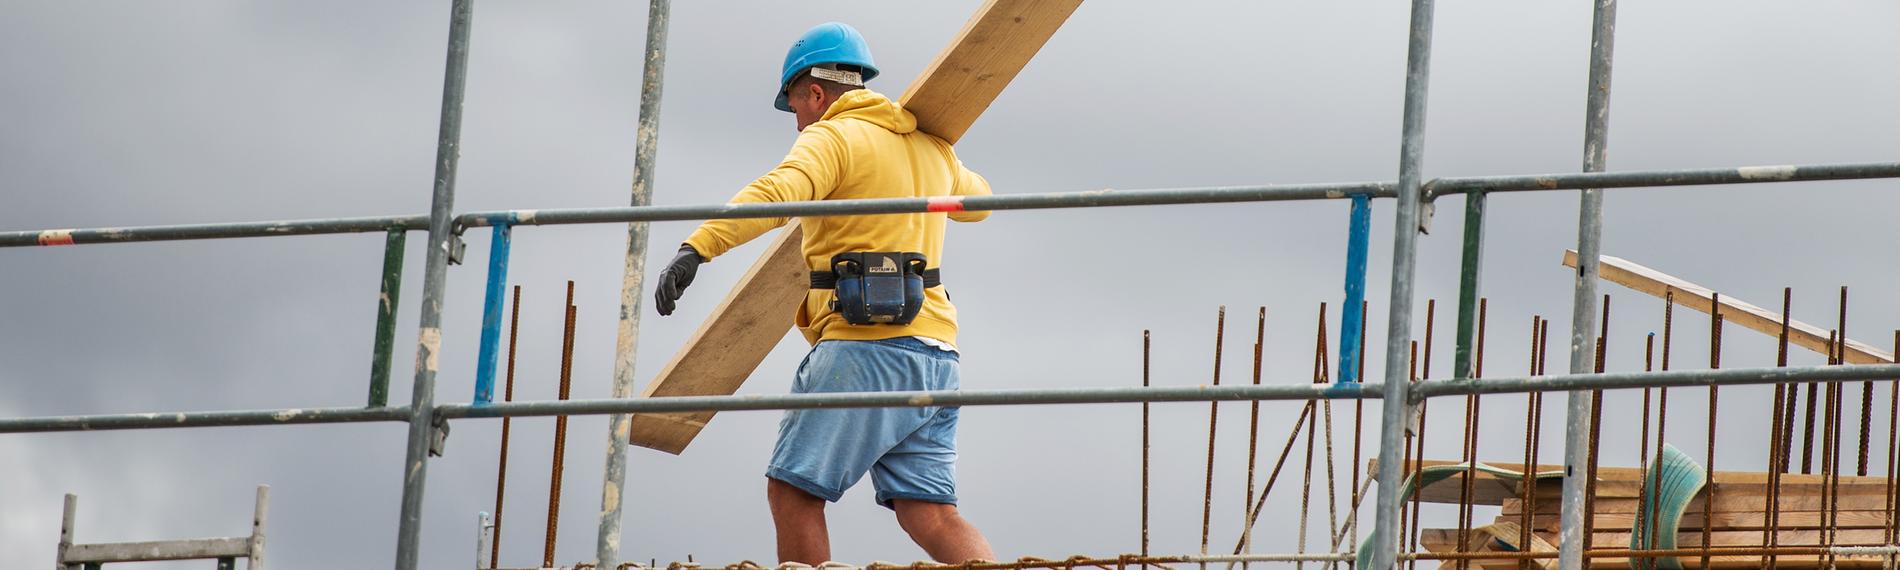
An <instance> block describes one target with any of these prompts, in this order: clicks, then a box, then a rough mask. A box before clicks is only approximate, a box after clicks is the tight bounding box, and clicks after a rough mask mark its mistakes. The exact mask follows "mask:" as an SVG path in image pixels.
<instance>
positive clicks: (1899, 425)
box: [1886, 330, 1900, 563]
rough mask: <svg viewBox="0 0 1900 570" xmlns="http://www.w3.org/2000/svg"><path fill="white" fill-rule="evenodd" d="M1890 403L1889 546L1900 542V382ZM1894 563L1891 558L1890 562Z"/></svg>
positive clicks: (1897, 346) (1899, 346) (1898, 344)
mask: <svg viewBox="0 0 1900 570" xmlns="http://www.w3.org/2000/svg"><path fill="white" fill-rule="evenodd" d="M1893 347H1894V350H1895V352H1894V354H1895V355H1900V330H1895V331H1893ZM1887 391H1888V397H1889V401H1888V402H1887V524H1886V527H1887V544H1894V543H1896V542H1900V532H1896V527H1895V526H1894V511H1895V510H1896V509H1900V505H1896V504H1894V488H1895V477H1896V473H1897V472H1900V461H1896V459H1900V457H1896V456H1900V453H1896V452H1900V381H1892V382H1888V383H1887ZM1892 561H1893V559H1892V558H1889V562H1890V563H1891V562H1892Z"/></svg>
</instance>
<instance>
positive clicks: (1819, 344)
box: [1564, 250, 1893, 364]
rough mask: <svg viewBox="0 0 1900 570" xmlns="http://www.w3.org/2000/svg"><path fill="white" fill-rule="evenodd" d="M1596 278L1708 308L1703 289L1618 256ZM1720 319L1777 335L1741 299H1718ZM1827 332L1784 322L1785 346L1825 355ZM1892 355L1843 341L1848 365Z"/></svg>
mask: <svg viewBox="0 0 1900 570" xmlns="http://www.w3.org/2000/svg"><path fill="white" fill-rule="evenodd" d="M1599 259H1600V260H1601V261H1600V264H1601V265H1600V266H1599V267H1600V269H1599V271H1598V275H1600V276H1601V277H1602V278H1603V280H1604V281H1609V282H1611V283H1615V284H1617V285H1622V286H1624V287H1628V288H1630V289H1633V290H1636V291H1638V292H1642V293H1646V294H1649V295H1653V296H1655V297H1656V298H1658V299H1661V298H1663V296H1664V295H1665V294H1666V293H1668V292H1670V291H1674V292H1675V293H1676V296H1675V299H1676V304H1677V305H1682V306H1684V307H1688V308H1691V309H1695V310H1697V311H1701V312H1703V313H1708V312H1709V309H1710V307H1711V306H1712V303H1711V297H1712V296H1713V294H1714V291H1712V290H1710V289H1709V288H1707V287H1703V286H1701V285H1697V284H1694V283H1690V282H1688V281H1684V280H1682V279H1679V278H1677V277H1675V276H1672V275H1669V274H1667V273H1663V272H1661V271H1657V270H1654V269H1650V268H1648V267H1644V266H1642V265H1639V264H1636V263H1634V262H1631V261H1629V260H1627V259H1623V258H1620V257H1610V256H1607V255H1605V256H1602V257H1600V258H1599ZM1564 266H1565V267H1576V266H1577V252H1576V250H1564ZM1722 318H1723V319H1725V320H1727V321H1728V322H1730V323H1735V324H1738V325H1741V326H1743V327H1745V328H1748V329H1750V330H1753V331H1756V332H1759V333H1762V334H1766V335H1768V336H1773V337H1779V336H1781V315H1780V314H1779V313H1775V312H1772V311H1769V310H1768V309H1763V308H1761V307H1757V306H1755V305H1751V304H1748V303H1747V302H1744V301H1742V300H1741V299H1736V298H1734V297H1730V296H1728V295H1723V296H1722ZM1827 333H1828V329H1825V328H1821V327H1817V326H1814V325H1810V324H1807V323H1804V322H1801V321H1793V320H1791V321H1790V322H1789V323H1788V344H1790V345H1793V346H1799V347H1802V348H1806V349H1808V350H1812V351H1815V352H1818V353H1821V354H1827V349H1828V346H1827ZM1892 362H1893V353H1890V352H1887V351H1884V350H1880V349H1878V348H1874V347H1873V346H1872V345H1869V344H1867V343H1863V342H1860V341H1856V340H1851V339H1850V340H1848V341H1847V363H1848V364H1891V363H1892Z"/></svg>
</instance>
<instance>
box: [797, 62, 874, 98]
mask: <svg viewBox="0 0 1900 570" xmlns="http://www.w3.org/2000/svg"><path fill="white" fill-rule="evenodd" d="M836 67H837V69H838V70H839V71H850V72H855V73H862V70H863V68H861V67H858V66H855V65H842V64H840V65H838V66H836ZM813 83H816V84H818V86H819V87H820V88H823V89H824V90H825V95H827V96H829V97H832V98H834V99H835V98H838V97H841V96H843V95H844V94H845V92H848V91H853V90H857V89H863V88H864V87H863V86H861V85H846V84H843V83H839V82H836V81H832V80H829V79H819V78H817V77H813V76H812V74H811V70H809V69H807V70H805V71H803V72H800V73H799V74H798V77H795V78H792V86H791V90H792V91H794V92H796V91H801V90H804V89H805V86H806V85H811V84H813Z"/></svg>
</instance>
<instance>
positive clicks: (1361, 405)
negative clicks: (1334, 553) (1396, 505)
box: [1349, 300, 1436, 566]
mask: <svg viewBox="0 0 1900 570" xmlns="http://www.w3.org/2000/svg"><path fill="white" fill-rule="evenodd" d="M1370 306H1372V304H1370V302H1364V300H1360V302H1359V338H1366V314H1368V312H1370ZM1435 308H1436V300H1427V304H1425V346H1431V315H1433V310H1435ZM1427 361H1431V357H1427ZM1355 365H1357V367H1359V371H1355V374H1353V378H1366V342H1360V344H1359V359H1357V361H1355ZM1423 433H1425V403H1423V401H1421V403H1419V437H1423ZM1364 441H1366V401H1362V399H1355V401H1353V469H1351V471H1353V515H1355V517H1353V521H1355V523H1353V540H1351V542H1349V543H1355V545H1357V543H1359V523H1357V521H1359V517H1357V515H1359V502H1360V498H1364V490H1360V488H1359V466H1360V460H1362V456H1360V445H1362V443H1364ZM1400 517H1404V513H1400ZM1412 519H1417V509H1414V511H1412ZM1412 528H1417V521H1412ZM1414 564H1416V562H1414ZM1395 566H1397V564H1395Z"/></svg>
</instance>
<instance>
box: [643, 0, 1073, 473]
mask: <svg viewBox="0 0 1900 570" xmlns="http://www.w3.org/2000/svg"><path fill="white" fill-rule="evenodd" d="M1081 4H1082V0H990V1H989V2H987V3H985V4H984V5H983V7H981V8H978V9H977V11H976V14H975V15H974V16H972V17H971V18H970V21H969V22H967V23H965V24H964V25H963V29H962V31H960V32H958V33H957V37H956V39H955V40H952V41H951V42H950V45H949V47H946V48H944V50H943V51H942V52H940V53H939V54H938V55H937V59H936V60H935V61H933V62H931V64H930V67H928V68H926V69H925V70H924V73H923V75H921V76H919V77H918V78H917V80H916V81H913V82H911V84H910V88H909V89H906V90H905V91H904V95H903V97H901V98H899V100H898V102H899V104H901V105H903V106H904V108H906V109H909V110H910V112H911V113H913V114H915V115H916V116H917V125H918V128H919V130H922V131H924V132H927V133H930V134H934V135H937V136H938V137H942V138H943V139H944V140H947V141H950V142H951V143H955V142H957V140H959V139H961V138H963V134H964V132H966V131H968V130H969V128H970V125H971V124H973V123H975V122H976V119H977V117H980V116H982V114H983V111H985V110H987V109H989V107H990V104H991V103H993V102H995V101H996V97H997V96H998V95H1000V94H1002V92H1003V88H1004V87H1007V86H1008V85H1009V82H1010V81H1012V80H1014V79H1015V78H1016V75H1017V73H1019V72H1021V71H1022V69H1023V66H1025V65H1028V64H1029V60H1030V59H1031V58H1033V57H1035V55H1036V52H1038V51H1041V50H1042V46H1043V45H1044V44H1046V43H1048V42H1049V38H1050V37H1051V36H1054V35H1055V32H1056V30H1057V29H1059V28H1061V27H1062V23H1063V22H1066V21H1068V18H1069V15H1070V14H1072V13H1074V12H1075V9H1076V8H1077V7H1079V6H1081ZM799 235H800V230H799V226H798V222H797V221H793V222H792V223H791V224H789V225H787V226H786V228H785V229H784V230H782V231H780V232H779V237H778V239H776V240H774V241H773V242H772V244H771V247H770V248H768V249H767V250H766V252H765V254H764V255H763V256H761V258H760V259H759V261H758V262H757V263H754V264H753V268H752V269H753V270H752V271H749V272H747V273H746V276H745V277H744V278H741V279H740V280H739V284H738V285H737V286H735V287H733V289H732V292H730V293H728V294H727V295H726V298H725V299H724V300H723V301H721V302H720V304H719V306H718V308H717V309H716V310H714V312H713V314H712V316H711V317H710V318H708V319H707V320H706V322H704V323H702V324H700V326H699V329H698V330H697V331H695V332H694V333H693V336H692V338H691V339H690V340H688V341H687V343H686V345H685V346H684V347H682V348H680V350H679V352H677V353H675V354H674V355H673V359H672V360H670V361H668V362H667V365H666V367H665V368H662V369H661V370H660V374H659V375H658V376H656V377H654V379H653V381H652V382H650V383H648V384H647V387H646V390H645V391H644V392H643V393H642V397H665V396H712V395H728V394H732V393H735V392H737V391H738V390H739V386H740V385H741V384H744V383H745V380H746V378H748V377H750V376H751V375H752V372H753V371H754V370H757V369H758V367H759V363H760V362H761V361H763V360H764V359H765V356H766V354H768V353H770V352H771V351H772V348H773V347H774V346H777V345H778V343H779V341H780V340H783V339H784V338H785V333H786V332H788V331H790V330H791V327H792V315H793V312H794V311H795V310H796V308H797V306H798V303H800V302H802V301H803V300H804V298H805V294H806V293H807V291H808V281H807V279H806V276H805V271H806V268H805V264H804V259H803V257H802V254H801V250H802V245H803V243H802V240H801V239H799ZM794 265H795V266H796V269H795V270H793V266H794ZM712 417H713V413H712V412H703V413H693V414H636V415H635V416H634V417H633V421H632V422H631V424H630V425H629V428H628V430H629V432H628V441H629V442H631V443H633V444H634V445H638V446H641V447H647V448H651V449H656V450H659V451H664V452H667V453H672V454H679V453H681V452H683V451H685V450H686V446H687V445H688V444H691V443H692V442H693V439H694V438H695V437H697V436H698V435H699V432H700V430H702V429H705V427H706V422H709V421H711V420H712Z"/></svg>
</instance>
